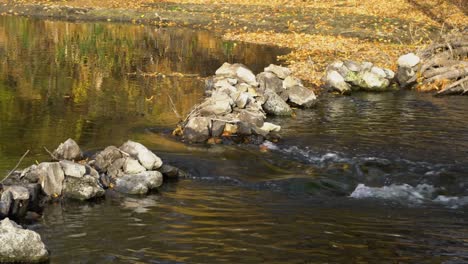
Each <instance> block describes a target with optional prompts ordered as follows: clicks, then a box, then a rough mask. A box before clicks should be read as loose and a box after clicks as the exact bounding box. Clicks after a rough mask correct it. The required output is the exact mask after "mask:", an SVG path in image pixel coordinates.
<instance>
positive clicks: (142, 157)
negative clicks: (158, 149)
mask: <svg viewBox="0 0 468 264" xmlns="http://www.w3.org/2000/svg"><path fill="white" fill-rule="evenodd" d="M120 150H122V151H124V152H125V153H128V154H129V155H130V156H131V157H133V158H135V159H137V160H138V161H139V162H140V163H141V165H143V167H145V168H146V169H148V170H152V169H158V168H159V167H161V166H162V164H163V162H162V160H161V159H160V158H159V157H158V156H156V154H154V153H153V152H152V151H150V150H149V149H147V148H146V147H145V146H143V145H142V144H140V143H138V142H134V141H131V140H129V141H127V142H125V143H124V144H123V145H122V146H121V147H120Z"/></svg>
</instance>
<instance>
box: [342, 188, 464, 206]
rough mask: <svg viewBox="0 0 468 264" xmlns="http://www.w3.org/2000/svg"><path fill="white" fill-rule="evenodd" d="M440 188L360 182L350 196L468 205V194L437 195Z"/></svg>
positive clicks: (418, 202)
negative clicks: (373, 184)
mask: <svg viewBox="0 0 468 264" xmlns="http://www.w3.org/2000/svg"><path fill="white" fill-rule="evenodd" d="M438 191H439V188H436V187H434V186H432V185H429V184H418V185H416V186H414V187H413V186H411V185H409V184H401V185H397V184H392V185H389V186H383V187H369V186H366V185H365V184H362V183H361V184H358V186H357V187H356V189H355V190H354V191H353V192H352V193H351V195H350V197H352V198H355V199H366V198H367V199H368V198H377V199H384V200H393V201H400V202H406V203H410V204H413V205H414V204H423V203H437V204H441V205H444V206H447V207H449V208H453V209H456V208H459V207H461V206H465V205H468V196H465V197H457V196H444V195H437V192H438Z"/></svg>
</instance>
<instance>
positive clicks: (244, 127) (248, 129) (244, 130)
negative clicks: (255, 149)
mask: <svg viewBox="0 0 468 264" xmlns="http://www.w3.org/2000/svg"><path fill="white" fill-rule="evenodd" d="M252 126H253V125H252V124H251V123H248V122H242V121H241V122H238V123H237V134H238V135H243V136H247V135H251V134H252V128H253V127H252Z"/></svg>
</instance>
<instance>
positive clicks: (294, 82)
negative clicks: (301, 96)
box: [283, 76, 304, 89]
mask: <svg viewBox="0 0 468 264" xmlns="http://www.w3.org/2000/svg"><path fill="white" fill-rule="evenodd" d="M294 86H304V85H302V82H301V80H299V79H298V78H296V77H293V76H288V77H286V79H284V81H283V89H289V88H291V87H294Z"/></svg>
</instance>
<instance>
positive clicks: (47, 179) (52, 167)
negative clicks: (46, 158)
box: [37, 162, 65, 197]
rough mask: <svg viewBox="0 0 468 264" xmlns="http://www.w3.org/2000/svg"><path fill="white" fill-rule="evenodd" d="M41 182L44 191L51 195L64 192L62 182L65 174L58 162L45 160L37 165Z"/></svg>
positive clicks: (54, 195)
mask: <svg viewBox="0 0 468 264" xmlns="http://www.w3.org/2000/svg"><path fill="white" fill-rule="evenodd" d="M37 171H38V172H37V173H38V174H39V183H40V184H41V187H42V190H43V191H44V193H45V194H46V195H48V196H51V197H56V196H60V195H61V194H62V184H63V180H64V179H65V174H64V172H63V170H62V166H61V165H60V163H58V162H43V163H41V164H39V165H38V166H37Z"/></svg>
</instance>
